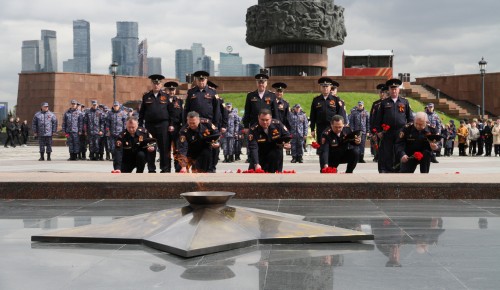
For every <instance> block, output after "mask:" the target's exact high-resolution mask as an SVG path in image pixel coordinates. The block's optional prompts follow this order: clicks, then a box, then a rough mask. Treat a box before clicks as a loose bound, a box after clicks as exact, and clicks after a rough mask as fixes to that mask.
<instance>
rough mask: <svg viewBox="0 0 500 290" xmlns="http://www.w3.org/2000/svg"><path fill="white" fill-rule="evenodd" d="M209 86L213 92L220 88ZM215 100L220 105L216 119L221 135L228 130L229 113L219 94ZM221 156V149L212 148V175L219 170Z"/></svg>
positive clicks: (208, 82)
mask: <svg viewBox="0 0 500 290" xmlns="http://www.w3.org/2000/svg"><path fill="white" fill-rule="evenodd" d="M207 85H208V87H209V88H211V89H213V90H217V88H218V87H219V86H218V85H216V84H215V83H213V82H211V81H207ZM215 98H216V99H217V102H218V104H219V112H218V115H217V117H216V120H217V122H215V123H216V124H218V126H217V129H218V130H219V132H220V133H221V134H224V133H225V132H226V130H227V118H228V111H227V110H226V108H225V107H224V99H222V98H221V97H219V95H218V94H216V95H215ZM219 154H220V147H217V148H212V165H211V166H210V172H212V173H215V171H216V170H217V169H216V168H217V164H218V163H219Z"/></svg>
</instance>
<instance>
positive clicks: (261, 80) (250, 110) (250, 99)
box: [243, 74, 278, 134]
mask: <svg viewBox="0 0 500 290" xmlns="http://www.w3.org/2000/svg"><path fill="white" fill-rule="evenodd" d="M268 79H269V76H267V75H265V74H256V75H255V80H256V82H257V90H255V91H253V92H250V93H248V94H247V98H246V100H245V113H244V114H243V127H244V131H245V134H248V129H249V128H250V127H251V126H253V125H255V124H257V123H258V119H259V112H260V111H261V110H262V109H267V110H269V111H271V115H272V118H273V119H277V118H278V113H277V112H278V106H277V102H276V95H275V94H274V93H272V92H271V91H268V90H266V88H267V80H268Z"/></svg>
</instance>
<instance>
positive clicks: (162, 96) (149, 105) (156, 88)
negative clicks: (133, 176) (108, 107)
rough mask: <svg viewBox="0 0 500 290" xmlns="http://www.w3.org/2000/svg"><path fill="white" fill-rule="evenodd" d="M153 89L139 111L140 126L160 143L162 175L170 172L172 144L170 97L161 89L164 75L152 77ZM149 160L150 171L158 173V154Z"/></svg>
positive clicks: (143, 100)
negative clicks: (169, 131)
mask: <svg viewBox="0 0 500 290" xmlns="http://www.w3.org/2000/svg"><path fill="white" fill-rule="evenodd" d="M149 78H150V79H151V83H152V84H153V89H152V90H151V91H149V92H147V93H145V94H144V96H142V104H141V109H140V110H139V126H144V127H146V129H148V131H149V133H151V135H153V137H154V138H155V139H156V140H157V142H158V149H159V150H160V170H161V172H162V173H168V172H170V163H171V159H170V146H168V144H170V141H169V136H168V127H169V125H170V116H169V114H168V95H167V94H166V93H164V92H163V91H162V90H161V88H162V84H161V80H163V79H164V78H165V77H164V76H162V75H150V76H149ZM151 156H152V157H151V158H152V159H151V160H148V171H149V172H150V173H154V172H156V165H155V160H156V152H153V154H151Z"/></svg>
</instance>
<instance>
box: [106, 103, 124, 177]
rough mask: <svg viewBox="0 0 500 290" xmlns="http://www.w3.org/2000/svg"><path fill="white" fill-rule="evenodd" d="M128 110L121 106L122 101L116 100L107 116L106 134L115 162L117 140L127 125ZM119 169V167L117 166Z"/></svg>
mask: <svg viewBox="0 0 500 290" xmlns="http://www.w3.org/2000/svg"><path fill="white" fill-rule="evenodd" d="M126 120H127V112H125V111H124V110H122V109H121V108H120V103H119V102H118V101H115V102H114V103H113V107H112V108H111V111H109V112H108V114H107V116H106V135H107V137H108V146H109V151H111V154H112V159H113V163H115V157H116V140H118V137H119V136H120V134H121V133H122V132H123V131H124V130H125V128H126V126H127V121H126ZM115 169H118V168H115Z"/></svg>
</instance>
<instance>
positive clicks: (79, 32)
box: [73, 20, 91, 73]
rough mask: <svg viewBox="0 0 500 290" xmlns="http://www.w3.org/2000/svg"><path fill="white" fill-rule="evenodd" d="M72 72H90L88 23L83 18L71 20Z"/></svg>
mask: <svg viewBox="0 0 500 290" xmlns="http://www.w3.org/2000/svg"><path fill="white" fill-rule="evenodd" d="M73 59H74V72H81V73H90V72H91V63H90V23H89V22H88V21H85V20H74V21H73Z"/></svg>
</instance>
